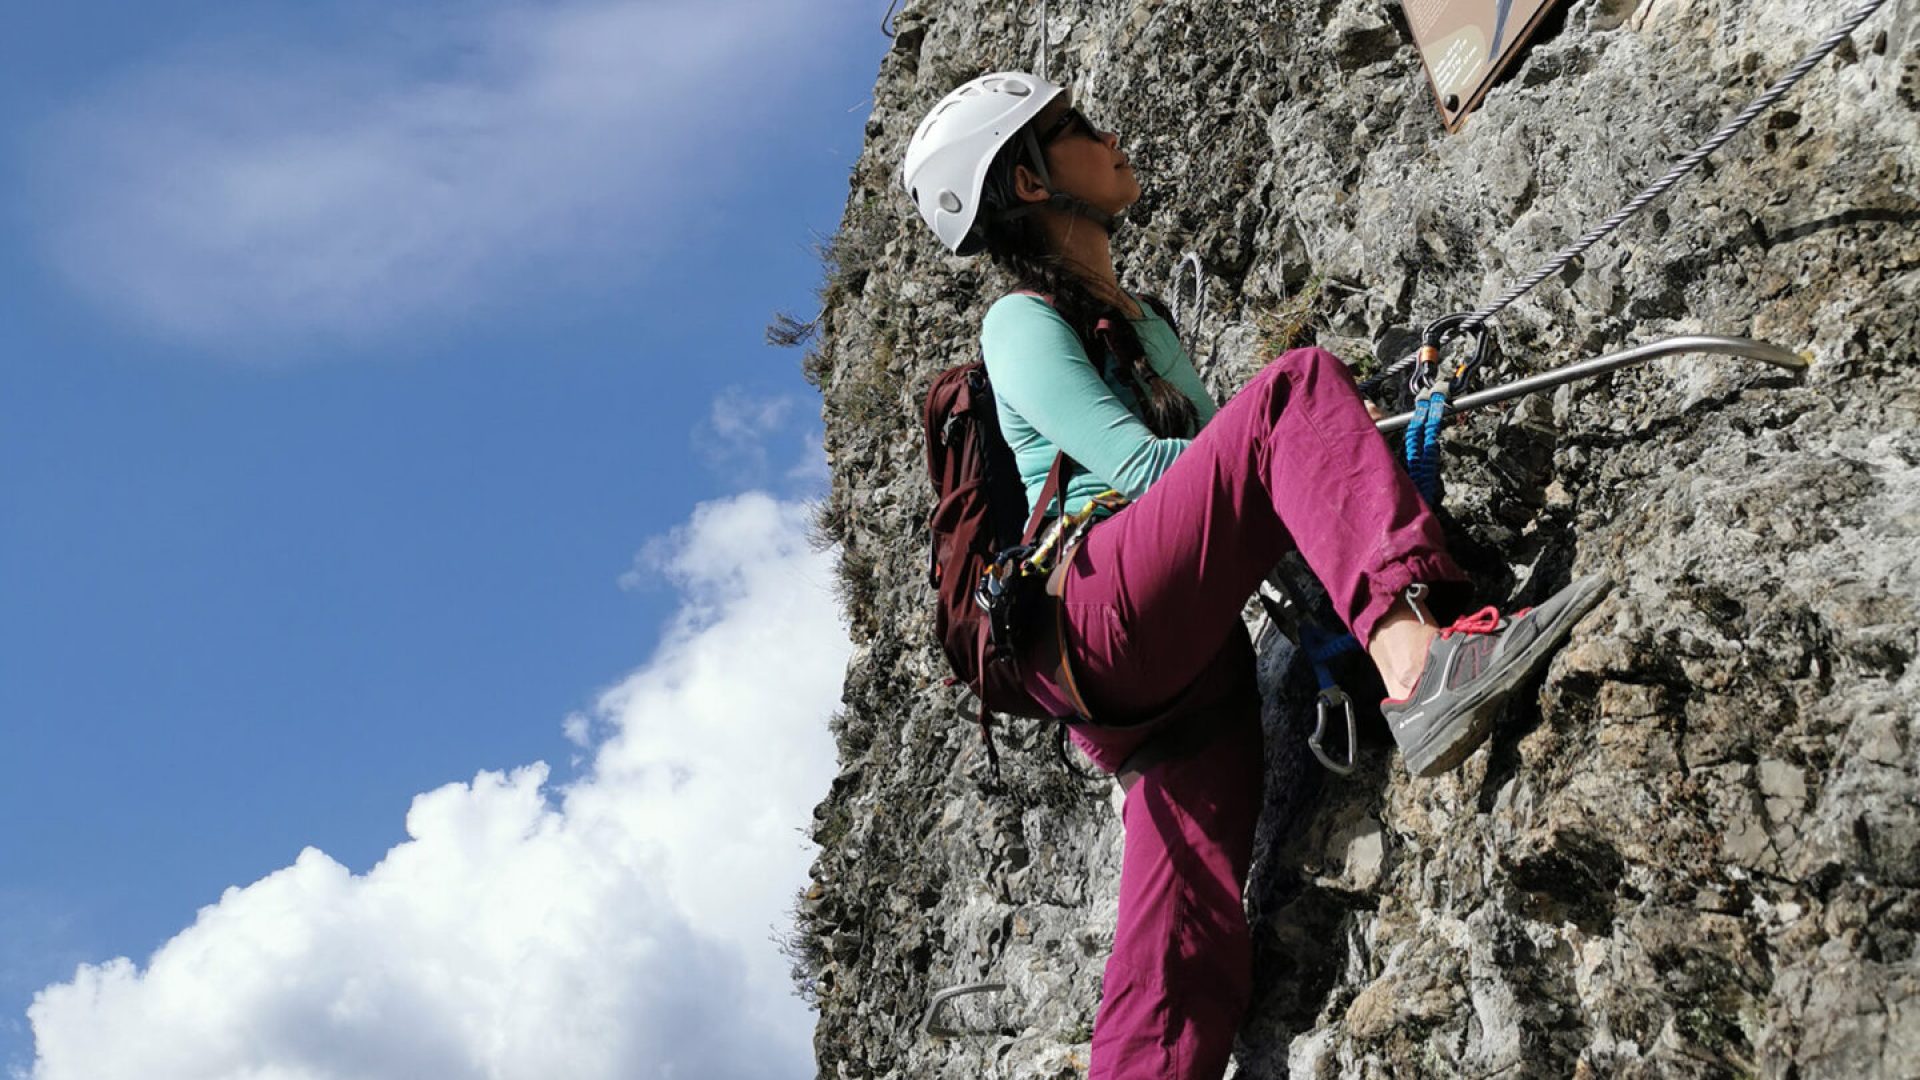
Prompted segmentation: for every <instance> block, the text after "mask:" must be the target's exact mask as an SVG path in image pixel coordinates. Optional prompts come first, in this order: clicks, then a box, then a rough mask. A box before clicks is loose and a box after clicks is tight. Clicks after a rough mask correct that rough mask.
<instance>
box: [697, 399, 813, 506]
mask: <svg viewBox="0 0 1920 1080" xmlns="http://www.w3.org/2000/svg"><path fill="white" fill-rule="evenodd" d="M798 404H799V403H798V402H797V401H796V400H795V399H794V398H793V397H792V396H790V395H786V394H780V395H774V396H764V395H758V394H754V393H752V392H750V391H748V390H744V389H742V388H740V387H737V386H734V387H728V388H727V389H726V390H725V391H723V392H722V393H721V394H720V395H719V396H718V397H716V398H714V399H713V407H712V409H711V410H710V411H709V412H708V414H707V418H706V419H705V420H704V421H702V422H701V423H700V424H699V425H698V426H697V427H695V428H694V430H693V445H694V448H695V449H696V450H698V451H699V453H700V457H701V458H702V459H703V460H705V462H706V463H707V467H708V468H710V469H712V470H714V471H715V472H717V473H720V474H721V475H723V476H726V477H728V478H729V479H730V480H732V481H734V482H735V483H741V482H743V481H744V482H745V483H747V484H758V483H761V482H763V481H765V480H767V479H770V478H771V475H770V474H771V467H772V466H771V462H772V451H771V446H770V444H771V443H772V442H773V441H774V440H775V439H776V438H791V437H792V436H793V435H794V434H795V432H794V431H793V429H791V428H789V427H788V426H787V421H788V418H789V417H790V416H791V415H792V414H793V412H794V410H795V409H796V408H797V407H798ZM801 437H802V438H803V439H804V438H805V436H804V435H802V436H801ZM783 449H784V448H783ZM808 450H809V451H810V452H811V450H812V448H811V447H808Z"/></svg>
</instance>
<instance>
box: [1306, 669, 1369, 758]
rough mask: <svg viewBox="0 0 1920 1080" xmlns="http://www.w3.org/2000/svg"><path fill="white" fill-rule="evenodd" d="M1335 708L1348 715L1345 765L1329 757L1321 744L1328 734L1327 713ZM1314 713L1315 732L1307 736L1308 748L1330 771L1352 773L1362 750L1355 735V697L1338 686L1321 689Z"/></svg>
mask: <svg viewBox="0 0 1920 1080" xmlns="http://www.w3.org/2000/svg"><path fill="white" fill-rule="evenodd" d="M1335 709H1339V710H1341V711H1342V712H1345V713H1346V716H1347V761H1346V764H1344V765H1343V764H1341V763H1340V762H1337V761H1335V760H1333V759H1332V758H1330V757H1328V756H1327V752H1326V750H1325V749H1323V748H1322V747H1321V745H1320V740H1321V739H1322V738H1324V737H1325V736H1326V734H1327V713H1329V712H1331V711H1332V710H1335ZM1314 713H1315V716H1314V723H1313V734H1311V735H1309V736H1307V749H1309V750H1312V751H1313V756H1314V757H1316V758H1319V759H1320V764H1322V765H1325V766H1326V767H1327V769H1328V770H1329V771H1331V772H1333V773H1336V774H1338V775H1340V776H1349V775H1351V774H1352V773H1353V761H1354V758H1355V757H1356V756H1357V755H1358V754H1359V752H1360V743H1359V741H1358V740H1357V739H1356V738H1355V736H1354V727H1353V699H1352V698H1350V697H1348V696H1347V692H1346V691H1345V690H1342V689H1340V688H1339V687H1337V686H1335V687H1330V688H1328V689H1326V690H1322V691H1320V697H1319V698H1318V700H1316V701H1315V702H1314Z"/></svg>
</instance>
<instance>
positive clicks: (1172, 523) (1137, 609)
mask: <svg viewBox="0 0 1920 1080" xmlns="http://www.w3.org/2000/svg"><path fill="white" fill-rule="evenodd" d="M1442 545H1443V539H1442V536H1441V530H1440V526H1439V523H1438V522H1437V521H1436V520H1435V519H1434V517H1433V515H1432V513H1431V512H1430V511H1429V510H1428V509H1427V506H1426V504H1425V503H1424V502H1422V501H1421V499H1420V497H1419V495H1418V494H1417V493H1416V492H1415V491H1414V488H1413V485H1412V484H1411V482H1409V481H1408V479H1407V477H1406V474H1405V473H1404V472H1403V471H1402V470H1401V468H1400V466H1399V463H1398V461H1397V460H1396V459H1395V457H1394V455H1393V454H1392V453H1391V452H1390V451H1389V449H1388V447H1387V444H1386V442H1385V440H1383V439H1382V438H1381V437H1380V435H1379V434H1378V432H1376V431H1375V429H1374V426H1373V421H1372V420H1371V419H1370V418H1369V417H1368V416H1367V412H1366V407H1365V406H1364V405H1363V404H1362V403H1361V401H1360V396H1359V394H1358V393H1357V392H1356V391H1355V389H1354V385H1353V379H1352V376H1351V375H1350V374H1349V373H1348V371H1347V368H1346V365H1345V364H1342V363H1341V362H1340V361H1339V359H1338V358H1336V357H1334V356H1333V355H1332V354H1330V353H1327V352H1325V351H1323V350H1320V349H1295V350H1293V351H1291V352H1288V353H1286V354H1285V355H1283V356H1281V357H1280V358H1279V359H1277V360H1275V361H1273V362H1272V363H1271V364H1269V365H1268V366H1267V367H1266V369H1265V370H1264V371H1262V372H1261V373H1260V374H1259V375H1258V376H1257V377H1256V378H1255V379H1254V380H1253V381H1252V382H1250V383H1249V384H1247V386H1246V388H1245V389H1243V390H1241V392H1240V393H1239V394H1238V395H1236V396H1235V397H1234V399H1233V400H1232V401H1231V402H1228V403H1227V405H1226V406H1225V407H1223V408H1222V409H1221V410H1220V411H1219V413H1218V414H1217V415H1215V417H1214V418H1213V420H1212V421H1211V422H1209V423H1208V424H1207V426H1206V427H1205V428H1204V429H1203V430H1202V431H1201V432H1200V434H1199V436H1198V437H1197V438H1195V439H1194V440H1193V444H1192V445H1191V446H1189V447H1188V448H1187V450H1186V451H1185V452H1184V453H1182V454H1181V455H1180V458H1179V459H1178V460H1177V461H1175V462H1174V464H1173V465H1172V466H1171V467H1170V468H1168V469H1167V471H1166V472H1165V473H1164V474H1162V475H1161V477H1160V479H1159V480H1158V481H1156V482H1155V483H1154V484H1153V486H1152V487H1151V488H1149V489H1148V491H1147V493H1146V494H1145V495H1144V496H1142V497H1141V498H1140V499H1139V500H1138V501H1136V502H1134V503H1133V504H1132V505H1130V506H1128V507H1127V508H1125V509H1123V510H1121V511H1120V512H1119V513H1117V514H1115V515H1114V516H1113V517H1112V518H1110V519H1108V520H1107V521H1105V522H1102V523H1101V524H1100V525H1098V526H1096V527H1095V528H1094V529H1093V531H1092V532H1091V533H1090V534H1089V535H1088V537H1087V540H1086V542H1085V543H1084V544H1082V545H1081V547H1080V549H1079V551H1078V552H1077V553H1076V554H1075V556H1074V559H1073V562H1072V563H1071V565H1070V566H1069V569H1068V577H1067V582H1066V588H1065V593H1064V608H1063V610H1064V612H1065V618H1066V643H1067V650H1068V653H1069V655H1070V662H1071V664H1072V667H1073V671H1074V674H1075V676H1076V678H1077V680H1078V682H1079V686H1080V691H1081V693H1082V695H1083V697H1084V698H1085V699H1086V701H1087V704H1088V707H1089V708H1090V709H1091V710H1092V712H1093V716H1094V720H1095V721H1096V722H1095V723H1093V724H1074V725H1072V729H1071V732H1072V737H1073V741H1074V744H1075V745H1076V746H1078V747H1079V748H1080V749H1081V750H1082V751H1083V752H1084V753H1085V754H1086V755H1087V756H1088V757H1089V758H1091V759H1092V760H1093V761H1094V762H1095V763H1096V764H1097V765H1099V766H1100V767H1101V768H1102V769H1105V770H1106V771H1108V772H1116V771H1118V770H1119V769H1120V767H1121V765H1122V764H1124V763H1125V762H1126V761H1127V759H1128V758H1129V757H1130V756H1131V755H1132V754H1133V753H1134V751H1135V750H1136V749H1138V748H1139V747H1140V746H1141V745H1142V744H1143V743H1144V742H1146V741H1147V740H1148V739H1149V738H1150V737H1154V736H1160V737H1163V738H1164V737H1167V736H1170V735H1174V734H1177V733H1176V732H1170V731H1167V730H1166V729H1168V728H1169V727H1172V726H1175V725H1198V724H1204V725H1208V730H1209V731H1210V732H1212V734H1210V735H1209V736H1208V737H1207V738H1206V739H1204V740H1202V741H1201V742H1200V745H1199V748H1198V749H1196V750H1191V751H1189V752H1187V753H1184V754H1180V755H1176V756H1174V757H1172V758H1170V759H1168V760H1163V761H1161V762H1159V763H1158V764H1155V765H1152V766H1150V767H1148V768H1146V769H1145V770H1144V771H1143V772H1142V773H1141V775H1140V777H1139V779H1138V780H1137V781H1136V782H1135V783H1134V785H1133V787H1132V789H1131V790H1130V791H1129V792H1128V793H1127V796H1126V803H1125V809H1124V812H1123V815H1122V817H1123V820H1124V823H1125V827H1126V846H1125V850H1124V853H1123V855H1122V859H1121V869H1120V915H1119V922H1118V924H1117V926H1116V928H1115V931H1114V943H1113V955H1112V957H1111V958H1110V959H1109V960H1108V962H1107V968H1106V976H1105V979H1104V980H1103V982H1102V989H1101V999H1100V1011H1099V1014H1098V1015H1097V1016H1096V1017H1095V1019H1094V1026H1093V1062H1092V1069H1091V1071H1090V1072H1089V1073H1088V1076H1089V1080H1219V1077H1220V1076H1221V1075H1222V1074H1223V1073H1224V1072H1225V1071H1226V1066H1227V1057H1228V1054H1229V1052H1230V1051H1231V1049H1232V1046H1233V1036H1234V1033H1235V1032H1236V1031H1237V1030H1238V1029H1239V1026H1240V1021H1241V1019H1242V1017H1243V1015H1244V1013H1245V1011H1246V1008H1247V1004H1248V999H1249V997H1250V995H1251V992H1252V988H1251V982H1252V941H1251V936H1250V934H1249V932H1248V927H1247V920H1246V913H1245V908H1244V907H1243V905H1242V890H1243V889H1244V888H1245V887H1246V880H1247V870H1248V867H1249V865H1250V863H1251V861H1252V844H1253V827H1254V822H1255V819H1256V818H1257V817H1258V816H1259V812H1260V806H1261V803H1262V780H1263V775H1264V762H1263V752H1262V740H1261V730H1260V698H1259V693H1258V689H1257V687H1256V685H1255V680H1254V657H1253V650H1252V648H1251V645H1250V643H1249V642H1248V640H1247V634H1246V630H1245V628H1244V626H1243V624H1242V622H1241V618H1240V612H1241V608H1242V606H1243V605H1244V604H1245V603H1246V601H1247V599H1248V598H1249V597H1250V596H1251V595H1252V594H1253V592H1254V590H1255V589H1256V588H1257V587H1258V586H1259V583H1260V581H1261V579H1262V578H1263V577H1265V576H1266V574H1267V572H1268V571H1269V570H1270V569H1272V567H1273V565H1274V564H1275V563H1276V562H1277V561H1279V559H1280V558H1281V556H1282V555H1284V554H1285V553H1286V552H1287V551H1289V550H1298V551H1299V552H1300V554H1301V556H1302V557H1304V558H1305V560H1306V562H1307V565H1308V566H1309V567H1311V568H1312V570H1313V572H1314V574H1315V576H1316V577H1318V578H1319V579H1320V582H1321V583H1322V584H1323V585H1325V586H1326V589H1327V594H1328V596H1330V597H1331V598H1332V600H1333V604H1334V608H1335V610H1336V611H1337V612H1339V614H1340V615H1341V617H1342V618H1344V619H1345V620H1346V622H1347V625H1348V626H1349V627H1350V628H1351V629H1352V630H1353V632H1354V634H1355V636H1356V637H1358V638H1359V640H1360V641H1361V643H1362V644H1364V643H1366V642H1367V640H1368V639H1369V638H1370V636H1371V634H1372V631H1373V627H1374V625H1375V624H1376V623H1378V622H1379V620H1380V618H1381V616H1383V615H1385V614H1386V612H1387V610H1388V608H1390V607H1391V606H1392V605H1393V603H1394V600H1395V598H1396V597H1397V596H1398V594H1399V593H1400V592H1401V591H1403V590H1404V589H1405V588H1406V587H1407V586H1408V585H1410V584H1413V583H1414V582H1427V583H1438V582H1447V581H1458V580H1461V578H1462V574H1461V573H1460V571H1459V568H1458V567H1456V566H1455V565H1454V563H1453V561H1452V559H1450V558H1449V557H1448V556H1447V554H1446V552H1445V551H1444V549H1443V546H1442ZM1028 683H1029V686H1030V688H1031V689H1032V690H1033V691H1034V692H1035V694H1036V696H1037V697H1040V698H1041V699H1042V700H1043V701H1044V700H1048V699H1051V700H1053V701H1056V702H1059V703H1061V704H1062V705H1063V706H1064V704H1065V701H1066V698H1065V697H1064V696H1063V694H1062V691H1061V688H1060V687H1057V686H1054V685H1052V683H1051V682H1050V681H1049V680H1048V678H1047V677H1046V676H1045V675H1042V674H1035V675H1031V676H1029V679H1028ZM1061 711H1062V712H1063V713H1070V712H1071V710H1070V709H1067V708H1064V707H1063V708H1062V710H1061Z"/></svg>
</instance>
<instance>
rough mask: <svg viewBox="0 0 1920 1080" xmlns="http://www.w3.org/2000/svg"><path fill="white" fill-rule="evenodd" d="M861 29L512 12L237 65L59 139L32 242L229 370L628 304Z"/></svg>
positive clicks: (183, 70)
mask: <svg viewBox="0 0 1920 1080" xmlns="http://www.w3.org/2000/svg"><path fill="white" fill-rule="evenodd" d="M849 18H850V9H847V8H844V7H843V6H842V5H818V4H799V3H791V2H782V0H726V2H725V3H720V2H713V0H560V2H555V3H535V2H532V0H490V2H486V3H480V4H473V3H461V4H453V3H445V2H442V3H433V4H425V5H410V6H405V7H401V8H398V9H394V10H392V11H391V12H390V13H389V14H386V15H383V16H381V17H380V19H381V20H384V21H379V22H378V25H374V26H369V27H364V28H362V30H361V31H360V34H359V36H357V37H354V38H353V39H352V40H349V41H339V40H322V41H299V42H295V41H289V40H285V39H284V38H283V39H278V40H276V39H271V38H269V39H266V40H243V39H238V38H228V39H223V40H220V41H216V42H212V43H208V44H205V45H203V46H202V47H200V48H199V49H197V50H195V51H193V52H192V53H190V54H188V55H184V56H178V57H175V58H174V59H172V60H170V61H167V62H164V63H160V64H157V65H155V66H153V67H150V68H148V69H146V70H144V71H143V72H141V73H139V74H137V75H134V76H131V77H129V78H127V79H125V80H123V81H122V82H120V83H118V84H116V85H114V86H112V87H110V88H108V89H106V90H104V91H103V92H101V93H100V94H99V95H97V96H96V97H95V98H94V99H93V100H91V101H90V102H88V103H86V104H84V105H81V106H76V107H75V108H73V109H70V110H68V111H67V112H66V113H65V114H63V115H61V116H59V117H57V118H56V119H55V121H54V122H53V123H52V124H50V125H48V127H47V129H46V132H45V134H44V135H43V137H42V138H40V139H39V140H38V145H35V146H34V147H33V153H32V158H33V159H34V160H35V162H36V171H37V175H38V176H39V178H40V181H41V182H40V184H39V185H38V186H39V189H40V196H39V200H38V201H39V203H40V205H37V206H36V207H34V209H33V213H32V215H31V220H32V221H34V222H35V223H36V227H38V228H40V229H41V230H42V232H43V235H44V240H45V244H46V247H47V250H48V253H49V256H50V258H51V259H52V261H53V262H54V263H55V265H56V266H58V267H59V268H60V269H61V270H62V271H63V272H64V275H65V277H66V278H67V279H68V280H69V281H70V282H71V283H72V284H73V286H74V287H75V288H77V289H78V290H80V291H81V292H83V293H85V294H87V295H89V296H91V297H92V298H93V299H94V300H96V301H97V302H98V303H100V304H101V305H102V306H103V307H104V308H106V309H107V310H109V311H110V312H113V313H115V314H117V315H120V316H123V317H125V318H127V319H129V320H130V321H131V322H133V323H134V324H135V325H138V326H140V327H142V328H144V329H146V330H148V331H150V332H153V333H156V334H159V335H162V336H165V337H168V338H172V339H175V340H179V341H183V342H187V343H190V344H193V345H197V346H202V347H211V348H217V349H226V350H244V349H250V348H286V347H289V343H296V342H300V341H308V340H311V339H318V340H322V341H338V340H364V339H369V338H374V337H378V336H380V335H384V334H389V333H391V332H394V331H397V330H401V329H405V330H406V331H407V332H409V333H417V332H418V331H419V330H420V329H421V328H422V327H423V325H425V326H429V327H430V326H431V325H432V324H434V323H438V322H444V321H446V320H449V319H452V318H456V317H460V316H462V315H465V314H468V313H472V312H476V311H483V310H484V309H485V308H486V307H488V306H489V303H490V302H491V301H495V300H500V299H504V298H506V297H507V296H508V295H509V294H510V293H511V292H512V291H513V290H516V289H518V288H524V287H531V286H534V285H547V286H550V285H551V284H553V282H554V281H555V280H556V278H561V279H567V280H569V281H573V282H577V283H578V284H580V285H581V286H583V287H584V286H595V287H599V288H602V289H605V288H608V287H609V279H612V280H621V279H623V278H631V277H632V276H633V275H634V274H635V273H636V272H637V271H638V270H639V268H640V265H641V264H643V263H644V262H645V261H646V258H647V255H648V253H649V252H650V251H652V250H654V249H655V247H656V246H657V243H658V241H659V240H660V239H661V237H662V235H663V234H664V233H666V232H667V231H668V230H669V229H671V228H673V227H674V225H675V223H676V222H678V221H683V220H685V219H687V218H688V217H690V216H696V215H693V214H692V213H691V211H690V210H689V201H690V200H710V199H711V198H712V195H713V192H714V190H715V189H716V187H722V186H725V185H726V184H728V183H730V182H732V181H734V180H737V179H738V177H737V176H736V175H735V174H737V173H739V172H741V171H742V170H743V169H744V168H745V167H746V163H747V162H749V161H751V160H752V159H753V148H754V146H755V145H756V141H757V140H763V139H764V138H765V127H766V126H767V125H770V124H773V123H777V122H778V118H779V117H780V115H781V113H782V112H783V109H784V108H785V103H786V102H788V101H790V100H792V99H793V98H794V94H793V91H794V89H795V87H796V84H797V83H798V82H799V81H800V80H801V79H803V78H804V77H805V76H806V74H807V73H808V72H809V70H810V68H811V67H812V66H813V64H814V63H815V62H816V61H817V60H818V57H819V54H821V53H822V52H824V51H825V50H826V49H827V48H828V47H830V46H831V45H832V44H833V43H834V42H835V35H836V34H837V33H838V32H839V31H840V30H841V29H842V28H844V27H845V26H847V24H848V19H849ZM348 57H351V58H352V59H347V58H348Z"/></svg>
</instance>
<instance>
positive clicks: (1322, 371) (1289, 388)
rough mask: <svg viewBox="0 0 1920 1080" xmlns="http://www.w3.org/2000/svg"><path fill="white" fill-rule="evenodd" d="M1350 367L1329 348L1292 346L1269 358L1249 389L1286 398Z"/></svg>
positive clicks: (1249, 384)
mask: <svg viewBox="0 0 1920 1080" xmlns="http://www.w3.org/2000/svg"><path fill="white" fill-rule="evenodd" d="M1346 370H1347V365H1346V364H1345V363H1344V362H1343V361H1341V359H1340V358H1339V357H1337V356H1335V355H1333V354H1332V353H1330V352H1328V351H1327V350H1325V349H1321V348H1317V347H1307V348H1301V349H1288V350H1287V351H1286V352H1283V353H1281V354H1280V355H1279V356H1276V357H1274V358H1273V359H1272V360H1269V361H1267V366H1266V367H1263V368H1261V369H1260V373H1259V374H1258V375H1255V376H1254V377H1253V381H1252V382H1249V383H1248V384H1247V390H1251V391H1253V392H1255V393H1258V394H1261V395H1265V396H1269V397H1273V396H1277V397H1279V398H1280V399H1281V400H1283V401H1284V400H1285V399H1286V398H1287V397H1288V396H1290V395H1293V394H1297V393H1300V392H1301V391H1302V390H1304V389H1306V388H1307V387H1310V386H1312V385H1313V384H1315V383H1317V382H1320V381H1321V380H1322V379H1324V378H1325V377H1327V376H1328V375H1334V374H1339V373H1343V372H1345V371H1346ZM1243 392H1244V391H1243Z"/></svg>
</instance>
